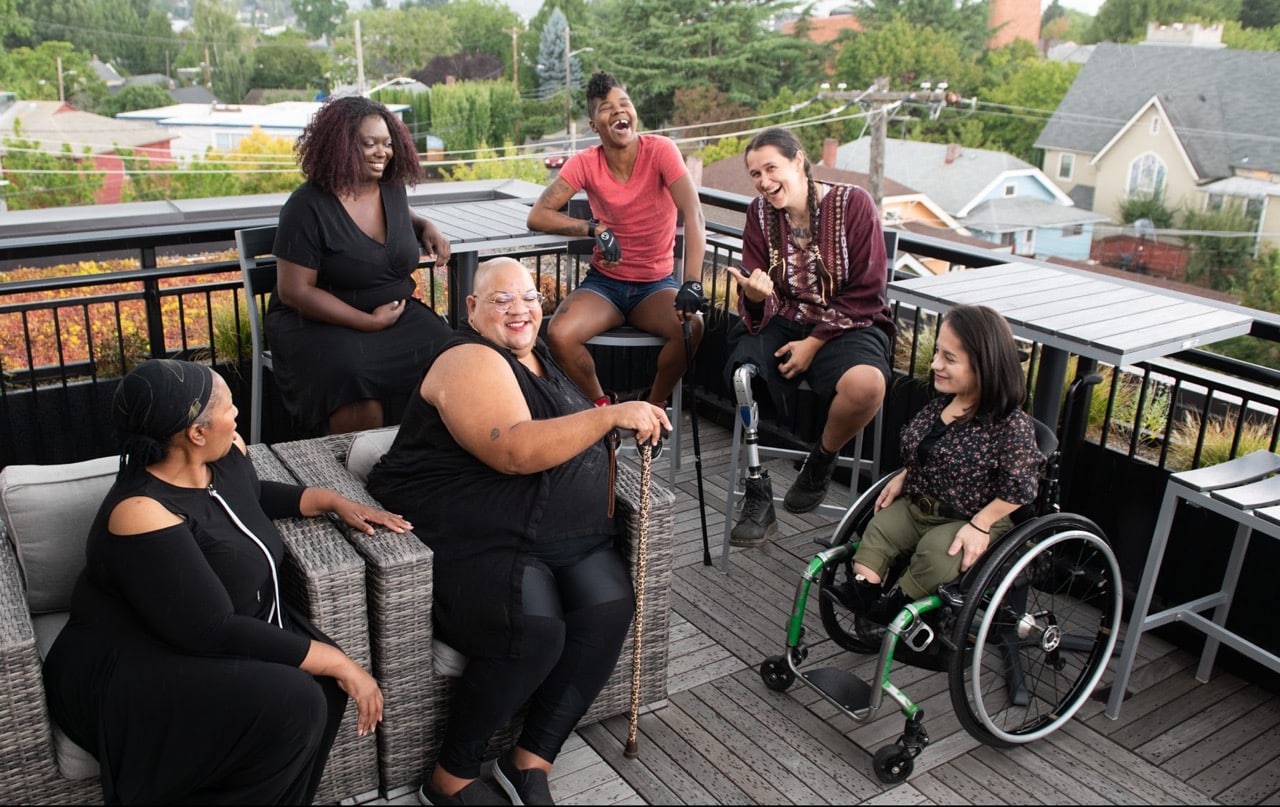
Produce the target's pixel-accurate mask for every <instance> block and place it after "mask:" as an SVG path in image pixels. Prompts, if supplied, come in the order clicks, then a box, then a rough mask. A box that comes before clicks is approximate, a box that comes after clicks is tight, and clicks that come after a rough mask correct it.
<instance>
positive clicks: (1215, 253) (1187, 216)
mask: <svg viewBox="0 0 1280 807" xmlns="http://www.w3.org/2000/svg"><path fill="white" fill-rule="evenodd" d="M1182 229H1184V230H1187V231H1189V232H1188V233H1186V234H1184V235H1183V241H1185V242H1186V244H1187V245H1188V246H1190V247H1192V252H1191V256H1190V257H1189V258H1188V259H1187V280H1188V281H1190V282H1191V283H1198V284H1200V285H1202V286H1207V287H1209V288H1211V289H1214V290H1216V291H1230V290H1231V289H1233V288H1235V287H1236V285H1237V284H1238V282H1239V280H1240V279H1241V278H1243V277H1245V276H1246V275H1247V274H1248V272H1249V268H1250V262H1251V259H1250V253H1251V252H1252V250H1253V238H1252V237H1250V236H1252V234H1253V233H1255V232H1257V229H1258V223H1257V222H1256V221H1253V220H1251V219H1250V218H1249V217H1248V216H1247V215H1246V214H1245V213H1244V211H1243V210H1241V209H1239V208H1223V209H1222V210H1210V211H1204V212H1196V211H1187V212H1186V213H1184V214H1183V216H1182ZM1214 232H1216V233H1221V235H1211V234H1208V233H1214Z"/></svg>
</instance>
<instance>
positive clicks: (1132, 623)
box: [1106, 484, 1180, 720]
mask: <svg viewBox="0 0 1280 807" xmlns="http://www.w3.org/2000/svg"><path fill="white" fill-rule="evenodd" d="M1179 498H1180V497H1179V495H1178V490H1177V486H1176V484H1171V485H1170V486H1169V487H1167V488H1166V489H1165V492H1164V501H1163V502H1162V503H1161V505H1160V516H1159V517H1158V518H1157V519H1156V528H1155V532H1154V533H1153V534H1152V536H1151V549H1150V550H1149V551H1148V552H1147V565H1146V566H1145V567H1144V568H1143V570H1142V582H1141V583H1140V584H1139V585H1138V596H1137V597H1136V598H1135V599H1134V601H1133V613H1132V614H1131V615H1130V616H1129V630H1128V631H1126V632H1125V636H1124V650H1123V652H1121V654H1120V666H1119V667H1118V668H1116V676H1115V679H1114V680H1113V681H1112V682H1111V697H1110V698H1108V699H1107V712H1106V714H1107V717H1109V718H1111V719H1112V720H1115V719H1117V718H1119V717H1120V705H1121V704H1122V703H1124V694H1125V688H1126V687H1127V686H1128V685H1129V674H1130V673H1131V672H1132V671H1133V662H1134V660H1135V659H1136V658H1137V657H1138V643H1139V641H1140V640H1141V639H1142V631H1143V629H1144V627H1145V626H1144V625H1143V623H1144V622H1146V620H1147V611H1148V610H1150V608H1151V594H1152V592H1154V591H1155V587H1156V577H1157V576H1158V575H1159V573H1160V563H1161V561H1163V560H1164V550H1165V546H1166V545H1167V544H1168V541H1169V528H1170V527H1172V526H1173V515H1174V513H1175V512H1177V509H1178V499H1179Z"/></svg>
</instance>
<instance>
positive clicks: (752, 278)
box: [726, 266, 773, 303]
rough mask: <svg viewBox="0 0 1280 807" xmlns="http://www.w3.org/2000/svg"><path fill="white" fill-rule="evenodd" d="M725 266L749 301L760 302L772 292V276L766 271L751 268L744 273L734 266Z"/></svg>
mask: <svg viewBox="0 0 1280 807" xmlns="http://www.w3.org/2000/svg"><path fill="white" fill-rule="evenodd" d="M726 268H727V269H728V271H729V274H731V275H733V277H734V279H735V280H737V281H738V288H740V289H742V293H743V294H745V295H747V299H748V300H750V301H751V302H753V303H762V302H764V300H765V298H766V297H768V296H769V295H770V294H773V278H771V277H769V273H768V272H765V271H762V270H760V269H752V270H751V273H750V274H746V273H744V272H743V271H742V270H741V269H739V268H738V267H736V266H729V267H726Z"/></svg>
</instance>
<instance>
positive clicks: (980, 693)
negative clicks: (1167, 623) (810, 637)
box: [760, 423, 1122, 784]
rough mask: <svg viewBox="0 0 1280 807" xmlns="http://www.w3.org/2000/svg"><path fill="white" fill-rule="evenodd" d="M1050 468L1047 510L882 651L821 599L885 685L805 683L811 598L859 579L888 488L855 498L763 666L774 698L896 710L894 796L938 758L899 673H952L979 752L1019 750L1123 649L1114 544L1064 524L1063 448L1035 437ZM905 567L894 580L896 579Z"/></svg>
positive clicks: (931, 602) (848, 677) (887, 771)
mask: <svg viewBox="0 0 1280 807" xmlns="http://www.w3.org/2000/svg"><path fill="white" fill-rule="evenodd" d="M1036 425H1037V437H1038V439H1039V441H1040V443H1041V446H1042V449H1047V450H1046V451H1045V453H1046V455H1047V456H1048V457H1049V462H1048V463H1047V465H1046V471H1045V474H1044V476H1043V478H1042V480H1041V489H1040V496H1039V498H1038V499H1037V501H1036V503H1035V504H1034V505H1029V506H1028V508H1025V509H1026V510H1028V511H1029V512H1026V513H1021V514H1019V515H1018V516H1017V517H1015V523H1016V526H1015V527H1014V528H1013V529H1011V530H1009V531H1008V532H1007V533H1006V534H1005V535H1003V536H1001V537H1000V539H999V540H998V541H996V542H994V543H993V544H992V546H990V547H989V548H988V549H987V551H986V552H985V553H984V554H983V555H982V557H981V558H979V560H978V562H977V563H975V564H974V565H973V566H972V567H971V568H970V569H969V570H968V571H967V572H965V573H964V574H962V575H961V577H960V578H959V579H958V580H956V581H953V582H951V583H948V584H946V585H944V586H941V587H940V588H939V590H938V592H937V593H935V594H932V595H929V596H927V597H924V598H922V599H920V600H916V601H915V602H912V603H909V604H907V605H906V606H905V607H904V608H903V609H902V610H901V611H899V612H898V614H897V615H896V616H895V617H894V618H893V619H892V620H891V622H890V624H889V625H888V628H887V630H886V632H885V634H884V637H883V639H882V641H880V643H879V646H878V647H875V646H870V645H868V644H866V643H865V642H864V641H862V640H860V638H859V637H858V636H857V635H856V634H854V633H852V632H851V631H849V630H848V627H847V626H848V625H849V624H850V623H851V621H852V619H853V614H852V613H850V612H849V611H847V610H846V609H844V607H843V606H841V605H840V604H839V603H838V602H833V601H832V600H831V598H829V597H821V596H820V597H819V598H818V605H819V612H820V615H821V617H822V624H823V628H824V629H825V631H826V633H827V634H828V636H829V637H830V638H831V639H832V640H833V641H835V643H836V644H837V645H839V646H840V647H841V648H843V649H845V650H850V651H852V652H855V653H863V654H870V653H878V662H877V664H876V666H875V668H874V669H875V674H874V679H873V680H871V681H864V680H862V679H860V678H858V677H857V676H856V675H854V674H853V673H851V672H849V671H847V670H844V669H841V668H838V667H822V668H817V669H812V670H810V669H806V668H804V663H805V661H806V659H807V657H808V653H809V650H808V647H807V645H806V644H805V641H804V639H805V626H804V620H805V615H806V610H807V605H808V601H809V595H810V593H811V592H813V590H814V586H815V585H816V586H817V587H818V590H819V592H820V591H821V590H822V589H823V588H825V587H828V586H831V585H833V584H835V583H836V582H837V578H838V576H839V575H840V573H841V572H842V571H843V574H845V575H849V574H851V565H852V558H853V554H854V551H855V550H856V549H857V546H858V542H859V539H858V536H859V535H860V534H861V531H862V530H863V528H865V526H866V523H867V522H868V521H869V520H870V518H871V515H872V514H873V512H874V503H875V501H876V498H877V497H878V496H879V495H880V491H881V490H882V489H883V488H884V486H885V485H886V484H887V483H888V481H889V479H891V478H892V476H893V474H889V475H887V476H885V477H884V478H882V479H880V480H879V481H878V482H877V483H876V484H875V485H873V486H872V487H871V488H870V489H869V490H867V491H866V492H865V493H863V494H862V495H861V496H859V497H858V499H857V501H855V502H854V503H853V504H852V505H851V506H850V507H849V509H848V510H847V511H846V513H845V515H844V517H843V518H842V519H841V521H840V523H839V524H838V525H837V527H836V530H835V532H834V534H833V537H832V539H831V541H830V542H829V543H828V542H826V541H823V540H819V541H818V543H819V544H822V545H825V546H827V548H826V549H824V550H822V551H821V552H819V553H818V554H817V555H815V556H814V557H813V558H812V559H811V560H810V561H809V563H808V566H807V567H806V568H805V570H804V573H803V574H802V575H801V578H800V581H799V583H798V584H797V587H796V596H795V600H794V604H793V607H792V610H791V616H790V618H789V619H788V621H787V626H786V648H785V651H784V652H783V653H782V654H781V655H776V656H770V657H768V658H766V659H765V660H764V662H763V663H762V664H761V666H760V675H761V678H762V679H763V680H764V683H765V685H766V686H767V687H768V688H769V689H771V690H774V691H778V692H781V691H784V690H786V689H788V688H789V687H790V686H791V685H792V683H794V682H795V681H796V680H797V679H799V680H800V681H802V682H803V683H805V684H806V685H808V686H809V687H810V688H812V689H814V690H815V691H817V692H819V693H820V694H821V695H822V696H823V697H824V698H825V699H826V700H827V701H828V702H830V703H831V704H833V705H835V706H836V707H837V708H839V709H840V711H841V712H842V713H844V714H846V715H848V716H849V717H851V718H852V719H854V720H856V721H858V722H869V721H871V720H873V719H874V718H875V717H876V714H877V712H878V711H879V709H880V708H881V706H882V705H883V703H884V699H885V696H888V698H889V699H890V700H892V701H893V702H894V703H896V704H897V706H898V708H899V709H900V710H901V712H902V714H903V716H904V718H905V727H904V729H903V732H902V734H901V736H899V738H898V739H897V741H896V742H894V743H893V744H891V745H887V746H885V747H883V748H880V749H879V750H877V751H876V752H875V755H874V756H873V758H872V768H873V771H874V773H875V775H876V777H877V778H878V779H879V780H880V781H881V782H883V783H885V784H896V783H899V782H902V781H904V780H905V779H906V778H907V777H908V776H910V775H911V772H912V770H913V768H914V760H915V758H916V757H917V756H919V754H920V752H921V751H922V750H924V748H925V746H927V745H928V744H929V736H928V733H927V732H926V731H925V728H924V711H923V710H922V709H921V708H920V706H919V705H918V704H916V703H915V702H914V701H912V700H911V698H910V697H909V696H908V695H907V694H906V693H905V692H903V691H902V690H901V689H899V688H898V687H897V686H895V685H894V684H893V682H892V680H891V677H890V676H891V672H892V669H893V665H894V662H895V660H896V661H900V662H903V663H906V664H909V665H912V666H921V667H926V668H928V669H934V670H937V671H945V672H946V673H947V674H948V676H949V678H950V680H949V690H950V696H951V701H952V705H953V707H954V708H955V710H956V715H957V718H958V719H959V721H960V723H961V725H962V726H963V727H964V728H965V729H966V730H967V731H968V732H969V733H970V734H971V735H973V736H974V737H975V738H976V739H978V740H979V741H981V742H983V743H986V744H989V745H994V746H1010V745H1015V744H1019V743H1026V742H1031V741H1033V740H1037V739H1039V738H1041V737H1044V736H1045V735H1047V734H1049V733H1050V732H1052V731H1054V730H1056V729H1057V728H1058V727H1060V726H1061V725H1062V724H1063V723H1065V722H1066V721H1067V720H1070V719H1071V717H1072V716H1073V715H1074V714H1075V713H1076V711H1077V710H1078V709H1079V708H1080V707H1081V706H1082V705H1084V703H1085V701H1086V700H1087V699H1088V697H1089V695H1090V694H1091V693H1092V692H1093V689H1094V687H1095V686H1096V685H1097V683H1098V681H1099V679H1100V678H1101V677H1102V674H1103V673H1104V672H1105V670H1106V666H1107V661H1108V659H1109V658H1110V657H1111V654H1112V652H1113V651H1114V649H1115V645H1116V640H1117V637H1118V635H1119V622H1120V615H1121V603H1122V593H1121V579H1120V568H1119V564H1118V563H1117V561H1116V557H1115V554H1114V553H1113V552H1112V550H1111V548H1110V546H1109V544H1108V542H1107V539H1106V536H1105V535H1104V534H1103V532H1102V530H1100V529H1099V528H1098V526H1097V525H1096V524H1094V523H1093V522H1092V521H1090V520H1089V519H1087V518H1085V517H1083V516H1079V515H1074V514H1068V513H1061V512H1058V502H1057V494H1058V484H1057V463H1058V453H1057V450H1056V448H1057V439H1056V436H1055V435H1054V434H1053V433H1052V432H1051V431H1050V430H1048V428H1047V427H1045V426H1044V425H1043V424H1040V423H1037V424H1036ZM900 569H901V566H897V567H895V569H894V570H892V571H891V572H890V575H889V576H888V578H887V581H888V579H890V578H892V577H893V576H894V574H895V573H896V572H899V571H900Z"/></svg>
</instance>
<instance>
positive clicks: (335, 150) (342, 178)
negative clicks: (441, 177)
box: [293, 95, 422, 196]
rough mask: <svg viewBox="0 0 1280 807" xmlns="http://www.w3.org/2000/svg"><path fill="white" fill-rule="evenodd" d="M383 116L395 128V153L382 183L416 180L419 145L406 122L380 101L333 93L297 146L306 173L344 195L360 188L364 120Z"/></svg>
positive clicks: (418, 178) (391, 129)
mask: <svg viewBox="0 0 1280 807" xmlns="http://www.w3.org/2000/svg"><path fill="white" fill-rule="evenodd" d="M375 116H376V117H379V118H382V120H383V121H384V122H385V123H386V124H387V131H388V132H390V133H391V146H392V154H391V161H390V162H389V163H387V169H386V171H384V172H383V175H382V181H383V182H399V183H401V184H417V183H418V182H419V181H421V179H422V165H421V163H420V162H419V161H418V149H417V147H416V146H415V145H414V144H413V137H412V136H411V135H410V134H409V128H408V127H407V126H405V125H404V121H402V120H400V119H399V118H398V117H396V116H395V115H393V114H392V113H391V111H390V110H389V109H387V108H386V107H385V106H383V105H382V104H380V103H378V102H377V101H373V100H370V99H368V98H365V97H363V96H359V95H349V96H343V97H341V98H330V99H329V100H328V101H326V102H325V103H324V106H322V107H320V110H319V111H318V112H316V114H315V117H313V118H312V119H311V122H310V123H308V124H307V127H306V128H305V129H304V130H303V131H302V134H301V135H299V136H298V140H297V142H296V143H294V145H293V151H294V154H296V155H297V158H298V166H299V167H300V168H301V169H302V173H303V175H304V176H305V177H306V178H307V179H309V180H311V182H312V184H314V185H316V186H317V187H319V188H320V189H321V190H325V191H328V192H329V193H332V194H335V195H338V196H341V195H344V194H346V193H349V192H351V191H353V190H355V189H356V187H358V186H359V184H360V176H361V173H362V167H361V163H362V161H363V158H362V156H361V146H360V124H362V123H363V122H364V120H365V118H369V117H375Z"/></svg>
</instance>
